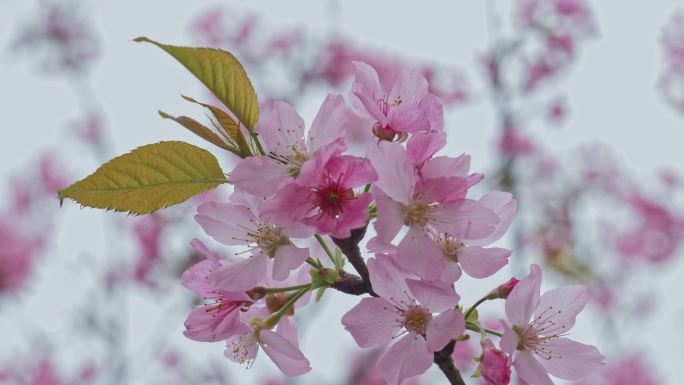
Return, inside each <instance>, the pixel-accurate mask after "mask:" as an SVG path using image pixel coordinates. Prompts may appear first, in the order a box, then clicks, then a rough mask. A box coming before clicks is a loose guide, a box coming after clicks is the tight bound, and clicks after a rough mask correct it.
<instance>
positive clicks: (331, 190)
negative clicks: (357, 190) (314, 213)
mask: <svg viewBox="0 0 684 385" xmlns="http://www.w3.org/2000/svg"><path fill="white" fill-rule="evenodd" d="M314 193H315V194H316V201H317V204H318V207H319V208H320V210H321V211H322V212H324V213H325V214H327V215H330V216H333V217H337V216H338V215H339V214H340V213H341V212H342V209H343V208H344V206H345V204H346V203H347V202H348V201H350V200H352V199H354V190H352V189H345V188H342V187H341V186H340V185H339V184H337V183H331V184H329V185H327V186H325V187H322V188H318V189H315V191H314Z"/></svg>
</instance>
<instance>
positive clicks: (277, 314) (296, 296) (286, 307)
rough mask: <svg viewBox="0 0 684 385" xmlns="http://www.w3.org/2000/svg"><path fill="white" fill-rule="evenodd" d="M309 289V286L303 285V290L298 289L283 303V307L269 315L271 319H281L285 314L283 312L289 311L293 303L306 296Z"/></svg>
mask: <svg viewBox="0 0 684 385" xmlns="http://www.w3.org/2000/svg"><path fill="white" fill-rule="evenodd" d="M310 288H311V285H310V284H309V285H304V288H302V289H299V291H298V292H296V293H295V294H294V295H293V296H292V297H290V299H289V300H288V301H287V302H286V303H285V305H283V307H281V308H280V309H278V311H277V312H275V313H273V314H271V317H273V318H275V319H280V317H282V316H283V314H285V312H287V311H288V310H290V308H291V307H292V306H293V305H294V304H295V302H297V300H298V299H300V298H302V296H303V295H304V294H306V293H307V292H308V291H309V289H310Z"/></svg>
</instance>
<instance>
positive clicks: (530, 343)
mask: <svg viewBox="0 0 684 385" xmlns="http://www.w3.org/2000/svg"><path fill="white" fill-rule="evenodd" d="M562 313H563V311H562V310H558V309H554V307H553V306H549V307H548V308H547V309H545V310H544V311H543V312H541V314H539V315H538V316H537V317H535V318H534V320H532V323H530V324H529V325H528V326H527V327H525V328H522V327H520V326H518V325H513V331H515V332H516V333H517V334H518V337H519V338H520V342H518V346H517V347H516V349H518V350H529V351H531V352H532V353H534V354H536V355H537V356H539V357H540V358H542V359H545V360H550V359H552V358H561V357H562V356H560V355H558V354H555V353H554V352H553V349H552V348H551V347H549V346H548V343H549V341H553V340H555V339H558V338H561V337H563V336H565V335H566V334H565V330H566V326H565V324H564V323H557V322H556V321H555V320H554V318H555V317H556V316H558V315H560V314H562Z"/></svg>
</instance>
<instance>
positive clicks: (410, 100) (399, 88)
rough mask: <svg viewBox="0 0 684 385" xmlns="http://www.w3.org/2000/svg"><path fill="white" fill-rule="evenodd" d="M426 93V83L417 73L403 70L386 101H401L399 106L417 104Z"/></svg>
mask: <svg viewBox="0 0 684 385" xmlns="http://www.w3.org/2000/svg"><path fill="white" fill-rule="evenodd" d="M427 93H428V82H427V80H425V77H423V75H421V74H420V73H419V72H418V71H410V70H403V71H401V73H400V74H399V77H397V80H396V81H395V82H394V87H392V90H391V91H390V93H389V96H388V97H387V100H388V101H389V102H392V101H394V100H397V99H399V100H401V104H400V105H403V104H418V103H420V102H421V100H423V98H424V97H425V96H426V95H427Z"/></svg>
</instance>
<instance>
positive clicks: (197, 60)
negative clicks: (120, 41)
mask: <svg viewBox="0 0 684 385" xmlns="http://www.w3.org/2000/svg"><path fill="white" fill-rule="evenodd" d="M135 41H137V42H146V43H151V44H154V45H156V46H157V47H159V48H161V49H163V50H164V51H166V52H167V53H168V54H170V55H171V56H173V57H174V58H175V59H176V60H178V61H179V62H180V63H181V64H183V65H184V66H185V68H187V69H188V70H189V71H190V72H192V74H193V75H195V77H196V78H197V79H199V80H200V81H201V82H202V83H204V85H205V86H207V88H209V90H211V92H213V93H214V95H216V97H217V98H218V99H219V100H220V101H221V102H223V104H225V105H226V107H228V109H229V110H230V111H231V112H232V113H233V114H235V116H236V117H237V118H238V120H239V121H240V122H241V123H242V124H244V125H245V127H247V128H248V129H250V130H253V129H254V124H255V123H256V121H257V119H258V117H259V106H258V102H257V96H256V92H254V87H253V86H252V82H251V81H250V80H249V78H248V77H247V73H246V72H245V70H244V68H242V65H241V64H240V62H239V61H238V60H237V59H235V57H234V56H233V55H232V54H230V53H229V52H226V51H223V50H220V49H214V48H193V47H181V46H173V45H166V44H161V43H158V42H156V41H154V40H150V39H148V38H146V37H139V38H137V39H135Z"/></svg>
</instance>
